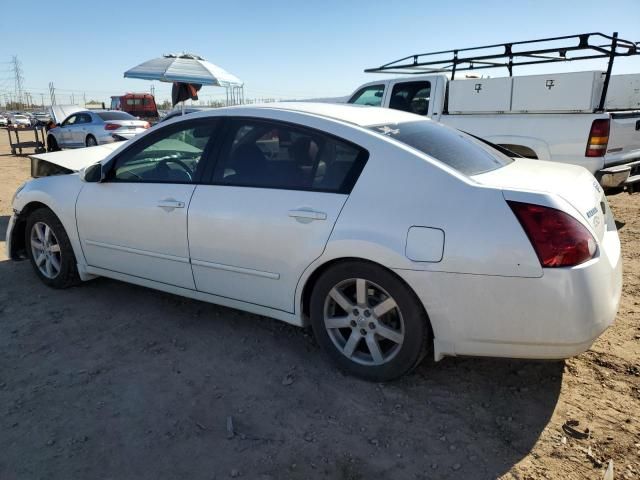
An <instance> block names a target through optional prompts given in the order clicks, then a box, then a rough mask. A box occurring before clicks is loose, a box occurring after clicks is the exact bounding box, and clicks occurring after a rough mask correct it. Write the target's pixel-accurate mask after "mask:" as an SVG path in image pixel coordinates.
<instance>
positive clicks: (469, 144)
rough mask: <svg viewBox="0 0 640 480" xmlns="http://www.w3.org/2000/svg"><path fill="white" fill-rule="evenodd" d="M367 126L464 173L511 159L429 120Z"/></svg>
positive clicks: (477, 171)
mask: <svg viewBox="0 0 640 480" xmlns="http://www.w3.org/2000/svg"><path fill="white" fill-rule="evenodd" d="M369 128H370V129H371V130H374V131H375V132H377V133H379V134H381V135H386V136H388V137H391V138H393V139H395V140H398V141H399V142H402V143H404V144H407V145H409V146H410V147H413V148H415V149H416V150H420V151H421V152H424V153H426V154H427V155H429V156H430V157H433V158H435V159H436V160H439V161H441V162H442V163H445V164H447V165H449V166H450V167H452V168H454V169H456V170H458V171H459V172H461V173H464V174H465V175H478V174H480V173H483V172H488V171H491V170H495V169H497V168H500V167H503V166H505V165H507V164H509V163H511V162H513V160H512V159H511V158H509V157H507V156H506V155H504V154H502V153H500V152H499V151H498V150H496V149H494V148H491V147H490V146H488V145H486V144H484V143H482V142H480V141H479V140H476V139H475V138H473V137H471V136H469V135H467V134H465V133H462V132H460V131H458V130H454V129H452V128H448V127H445V126H443V125H438V124H437V123H434V122H431V121H429V120H418V121H415V122H404V123H389V124H385V125H375V126H372V127H369Z"/></svg>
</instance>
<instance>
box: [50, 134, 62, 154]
mask: <svg viewBox="0 0 640 480" xmlns="http://www.w3.org/2000/svg"><path fill="white" fill-rule="evenodd" d="M58 150H60V147H59V146H58V142H57V140H56V137H54V136H53V135H49V136H48V137H47V152H57V151H58Z"/></svg>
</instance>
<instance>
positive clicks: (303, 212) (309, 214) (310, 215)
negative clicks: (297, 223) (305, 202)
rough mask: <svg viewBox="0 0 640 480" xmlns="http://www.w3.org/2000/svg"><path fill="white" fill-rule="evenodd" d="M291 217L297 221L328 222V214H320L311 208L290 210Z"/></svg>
mask: <svg viewBox="0 0 640 480" xmlns="http://www.w3.org/2000/svg"><path fill="white" fill-rule="evenodd" d="M289 216H290V217H293V218H296V219H298V218H299V219H307V220H326V219H327V214H326V213H324V212H318V211H316V210H312V209H310V208H299V209H296V210H289Z"/></svg>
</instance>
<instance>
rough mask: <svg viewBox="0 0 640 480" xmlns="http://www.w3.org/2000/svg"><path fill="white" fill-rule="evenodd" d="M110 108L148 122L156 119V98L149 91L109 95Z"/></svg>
mask: <svg viewBox="0 0 640 480" xmlns="http://www.w3.org/2000/svg"><path fill="white" fill-rule="evenodd" d="M111 110H121V111H123V112H127V113H129V114H131V115H133V116H134V117H139V118H140V119H142V120H147V121H148V122H150V123H154V122H157V121H158V117H159V116H158V107H157V106H156V100H155V98H154V97H153V95H151V94H150V93H126V94H124V95H121V96H112V97H111Z"/></svg>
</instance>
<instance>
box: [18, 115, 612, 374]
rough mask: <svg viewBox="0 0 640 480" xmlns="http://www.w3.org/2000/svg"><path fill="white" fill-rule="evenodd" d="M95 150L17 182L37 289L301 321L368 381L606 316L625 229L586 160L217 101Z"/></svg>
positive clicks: (424, 129) (521, 352) (382, 123)
mask: <svg viewBox="0 0 640 480" xmlns="http://www.w3.org/2000/svg"><path fill="white" fill-rule="evenodd" d="M96 148H97V149H99V148H103V147H96ZM90 150H92V149H88V150H86V152H89V151H90ZM82 152H83V151H77V152H72V153H73V154H76V159H75V160H74V161H75V162H76V163H75V164H76V165H78V158H81V154H82ZM47 155H51V156H55V155H58V156H57V157H47ZM65 155H66V154H65V153H64V152H62V153H54V154H45V155H42V156H41V158H42V159H43V160H44V161H46V159H47V158H51V161H52V162H57V161H60V160H59V159H60V158H62V157H64V156H65ZM105 155H106V158H104V159H103V160H102V161H101V162H100V163H97V164H94V165H91V166H88V164H89V163H91V162H93V161H95V158H94V159H88V160H87V161H86V162H85V165H86V166H87V168H85V169H83V170H81V171H80V172H79V174H75V173H74V174H68V175H57V176H48V177H44V178H38V179H34V180H31V181H29V182H27V183H26V184H25V185H24V186H22V187H21V189H20V190H19V191H18V192H17V193H16V196H15V199H14V201H13V209H14V211H15V214H14V215H13V217H12V218H11V220H10V223H9V228H8V232H7V248H8V253H9V256H10V257H11V258H12V259H19V258H24V257H28V258H29V259H30V261H31V263H32V265H33V267H34V270H35V272H36V274H37V275H38V277H40V279H41V280H42V281H43V282H44V283H46V284H47V285H50V286H52V287H55V288H64V287H68V286H71V285H74V284H76V283H78V281H79V280H89V279H91V278H94V277H95V276H105V277H110V278H114V279H118V280H122V281H126V282H131V283H134V284H138V285H143V286H147V287H151V288H155V289H158V290H163V291H166V292H171V293H174V294H177V295H184V296H187V297H191V298H195V299H199V300H203V301H207V302H212V303H217V304H221V305H226V306H229V307H234V308H238V309H241V310H246V311H248V312H253V313H257V314H261V315H265V316H269V317H273V318H276V319H280V320H284V321H285V322H289V323H292V324H294V325H300V326H304V325H307V324H309V323H310V324H311V326H312V327H313V331H314V333H315V336H316V338H317V340H318V342H319V343H320V344H321V345H322V347H324V349H325V350H326V351H327V352H328V354H329V355H330V356H331V357H332V358H333V359H334V360H335V361H336V362H337V364H338V365H339V366H340V367H342V368H343V369H345V370H346V371H348V372H350V373H352V374H355V375H358V376H361V377H364V378H367V379H371V380H375V381H385V380H390V379H393V378H396V377H398V376H400V375H403V374H404V373H406V372H408V371H409V370H411V369H412V368H413V367H414V366H416V365H417V364H418V363H419V362H420V360H421V359H422V358H423V356H424V355H425V354H426V353H427V352H428V351H429V350H431V348H433V355H434V356H435V358H436V359H440V358H442V357H443V356H445V355H489V356H506V357H520V358H562V357H567V356H571V355H574V354H577V353H579V352H582V351H584V350H585V349H587V348H589V346H590V345H591V344H592V342H593V341H594V340H595V339H596V338H597V337H598V336H599V335H600V334H601V333H602V332H603V331H604V330H605V329H606V328H607V327H608V326H609V325H611V323H612V322H613V320H614V318H615V315H616V312H617V308H618V302H619V299H620V293H621V282H622V276H621V256H620V243H619V239H618V233H617V230H616V226H615V223H614V220H613V216H612V214H611V211H610V209H609V207H608V204H607V201H606V198H605V197H604V195H603V193H602V191H601V189H600V187H599V185H598V183H597V181H596V180H595V179H594V177H593V176H592V175H591V174H590V173H589V172H587V171H586V170H585V169H583V168H581V167H576V166H570V165H563V164H558V163H547V162H543V161H537V160H527V159H516V160H513V159H511V158H509V157H507V156H506V155H504V154H503V153H501V152H499V151H498V150H495V149H494V148H492V147H490V146H488V145H487V144H485V143H483V142H481V141H479V140H476V139H474V138H472V137H470V136H468V135H465V134H463V133H461V132H458V131H456V130H453V129H450V128H448V127H445V126H443V125H439V124H437V123H433V122H431V121H429V120H424V119H422V118H421V117H418V116H415V115H412V114H409V113H404V112H399V111H395V110H389V109H379V108H368V107H357V106H348V105H330V104H304V103H289V104H270V105H268V106H264V107H255V106H251V107H235V108H225V109H216V110H211V111H207V112H201V113H193V114H190V115H188V116H185V117H183V118H180V119H176V120H173V121H171V122H167V123H166V124H163V125H162V126H158V127H156V128H154V129H151V130H149V131H148V132H147V133H145V134H143V135H141V136H139V137H137V138H135V139H134V140H132V141H129V142H127V143H126V144H124V145H122V146H120V147H119V148H117V149H115V151H108V153H107V154H105ZM89 157H90V156H89V155H88V158H89ZM69 164H71V163H69ZM69 164H68V165H69Z"/></svg>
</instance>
